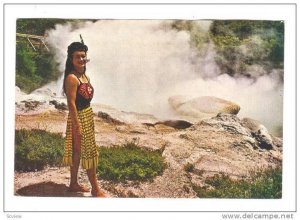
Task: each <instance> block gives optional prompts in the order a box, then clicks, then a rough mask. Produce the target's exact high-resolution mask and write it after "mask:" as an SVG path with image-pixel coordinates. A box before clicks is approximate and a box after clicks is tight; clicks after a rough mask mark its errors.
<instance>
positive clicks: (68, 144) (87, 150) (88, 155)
mask: <svg viewBox="0 0 300 220" xmlns="http://www.w3.org/2000/svg"><path fill="white" fill-rule="evenodd" d="M78 118H79V123H80V126H81V132H82V136H81V154H80V164H81V166H82V168H84V169H90V168H95V167H97V164H98V158H99V157H98V156H99V151H98V148H97V146H96V142H95V125H94V115H93V110H92V108H91V107H88V108H85V109H83V110H79V111H78ZM72 140H73V135H72V120H71V117H70V114H69V116H68V121H67V131H66V141H65V152H64V157H63V163H64V164H65V165H68V166H72V155H73V150H72V149H73V144H72V142H73V141H72Z"/></svg>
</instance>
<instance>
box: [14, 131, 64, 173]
mask: <svg viewBox="0 0 300 220" xmlns="http://www.w3.org/2000/svg"><path fill="white" fill-rule="evenodd" d="M63 151H64V138H63V137H62V136H61V135H60V134H56V133H50V132H47V131H45V130H38V129H33V130H25V129H21V130H16V133H15V170H17V171H34V170H42V169H43V168H44V167H45V166H46V165H48V166H59V165H61V161H62V157H63Z"/></svg>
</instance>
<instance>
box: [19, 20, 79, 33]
mask: <svg viewBox="0 0 300 220" xmlns="http://www.w3.org/2000/svg"><path fill="white" fill-rule="evenodd" d="M76 21H77V20H73V19H56V18H46V19H40V18H26V19H18V20H17V33H23V34H33V35H44V34H45V32H46V30H47V29H52V28H54V27H55V25H56V24H64V23H67V22H71V23H72V22H76Z"/></svg>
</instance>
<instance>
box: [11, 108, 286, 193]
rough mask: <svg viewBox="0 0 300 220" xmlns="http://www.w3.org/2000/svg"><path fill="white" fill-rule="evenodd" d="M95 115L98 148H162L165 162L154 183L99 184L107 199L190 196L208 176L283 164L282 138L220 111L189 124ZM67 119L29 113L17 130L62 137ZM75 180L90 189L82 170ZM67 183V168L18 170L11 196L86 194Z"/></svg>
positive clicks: (52, 112)
mask: <svg viewBox="0 0 300 220" xmlns="http://www.w3.org/2000/svg"><path fill="white" fill-rule="evenodd" d="M94 112H95V125H96V142H97V144H98V146H102V147H103V146H110V145H118V144H124V143H126V142H130V141H135V142H137V143H138V145H139V146H141V147H143V148H147V149H149V150H160V151H161V152H162V155H163V157H164V158H165V161H166V163H167V168H166V170H165V171H164V173H163V174H162V175H161V176H157V177H156V178H155V179H154V180H153V181H148V182H128V183H126V184H125V183H112V182H109V181H103V180H99V183H100V185H101V187H102V188H103V190H104V191H105V192H106V194H107V196H108V197H142V198H143V197H147V198H149V197H151V198H193V197H196V193H195V191H194V190H193V186H204V185H205V182H204V180H205V178H207V177H208V176H211V175H214V174H216V173H225V174H228V175H229V176H232V177H234V178H243V177H247V176H249V175H250V173H251V172H253V171H257V170H260V169H265V168H269V167H276V166H278V165H280V164H281V162H282V140H281V139H280V138H277V137H273V136H272V135H270V134H269V133H268V132H267V130H266V128H265V127H264V126H263V125H261V124H260V123H259V122H257V121H255V120H252V119H240V118H239V117H238V116H236V115H232V114H225V113H220V114H218V115H216V116H215V117H212V118H208V119H203V120H201V121H199V122H197V123H193V124H189V123H186V122H185V121H180V120H177V121H176V120H173V121H172V120H170V121H159V120H158V119H156V118H155V117H153V116H150V115H142V114H138V113H125V112H118V111H117V110H114V109H112V108H108V107H103V106H102V107H101V108H99V106H94ZM133 115H134V117H133ZM66 118H67V111H65V110H63V109H60V110H58V109H56V108H51V109H48V110H43V111H37V112H34V111H31V113H30V114H29V113H28V112H27V113H26V112H24V111H23V112H21V111H20V112H17V114H16V129H21V128H26V129H31V128H39V129H45V130H48V131H51V132H59V133H62V134H64V132H65V127H66ZM133 118H134V119H135V120H132V119H133ZM129 119H130V120H129ZM187 164H190V165H192V166H193V167H194V169H193V171H192V172H187V171H186V170H185V166H186V165H187ZM79 180H80V182H81V183H83V184H86V185H88V180H87V176H86V173H85V171H83V170H80V172H79ZM68 183H69V168H68V167H52V168H47V169H45V170H43V171H38V172H27V173H19V172H16V173H15V194H16V195H23V196H90V193H84V194H76V193H75V194H74V193H69V192H68V191H67V185H68Z"/></svg>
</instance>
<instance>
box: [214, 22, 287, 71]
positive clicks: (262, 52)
mask: <svg viewBox="0 0 300 220" xmlns="http://www.w3.org/2000/svg"><path fill="white" fill-rule="evenodd" d="M210 36H211V39H212V41H213V42H214V44H215V46H216V51H217V54H218V57H217V58H216V62H217V64H218V65H219V67H220V69H221V72H224V73H227V74H229V75H234V74H237V73H240V74H244V75H248V74H249V71H248V67H249V66H251V65H262V66H264V67H265V69H266V71H268V69H272V68H283V59H284V23H283V22H281V21H254V20H253V21H252V20H230V21H229V20H216V21H213V23H212V25H211V27H210Z"/></svg>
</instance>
